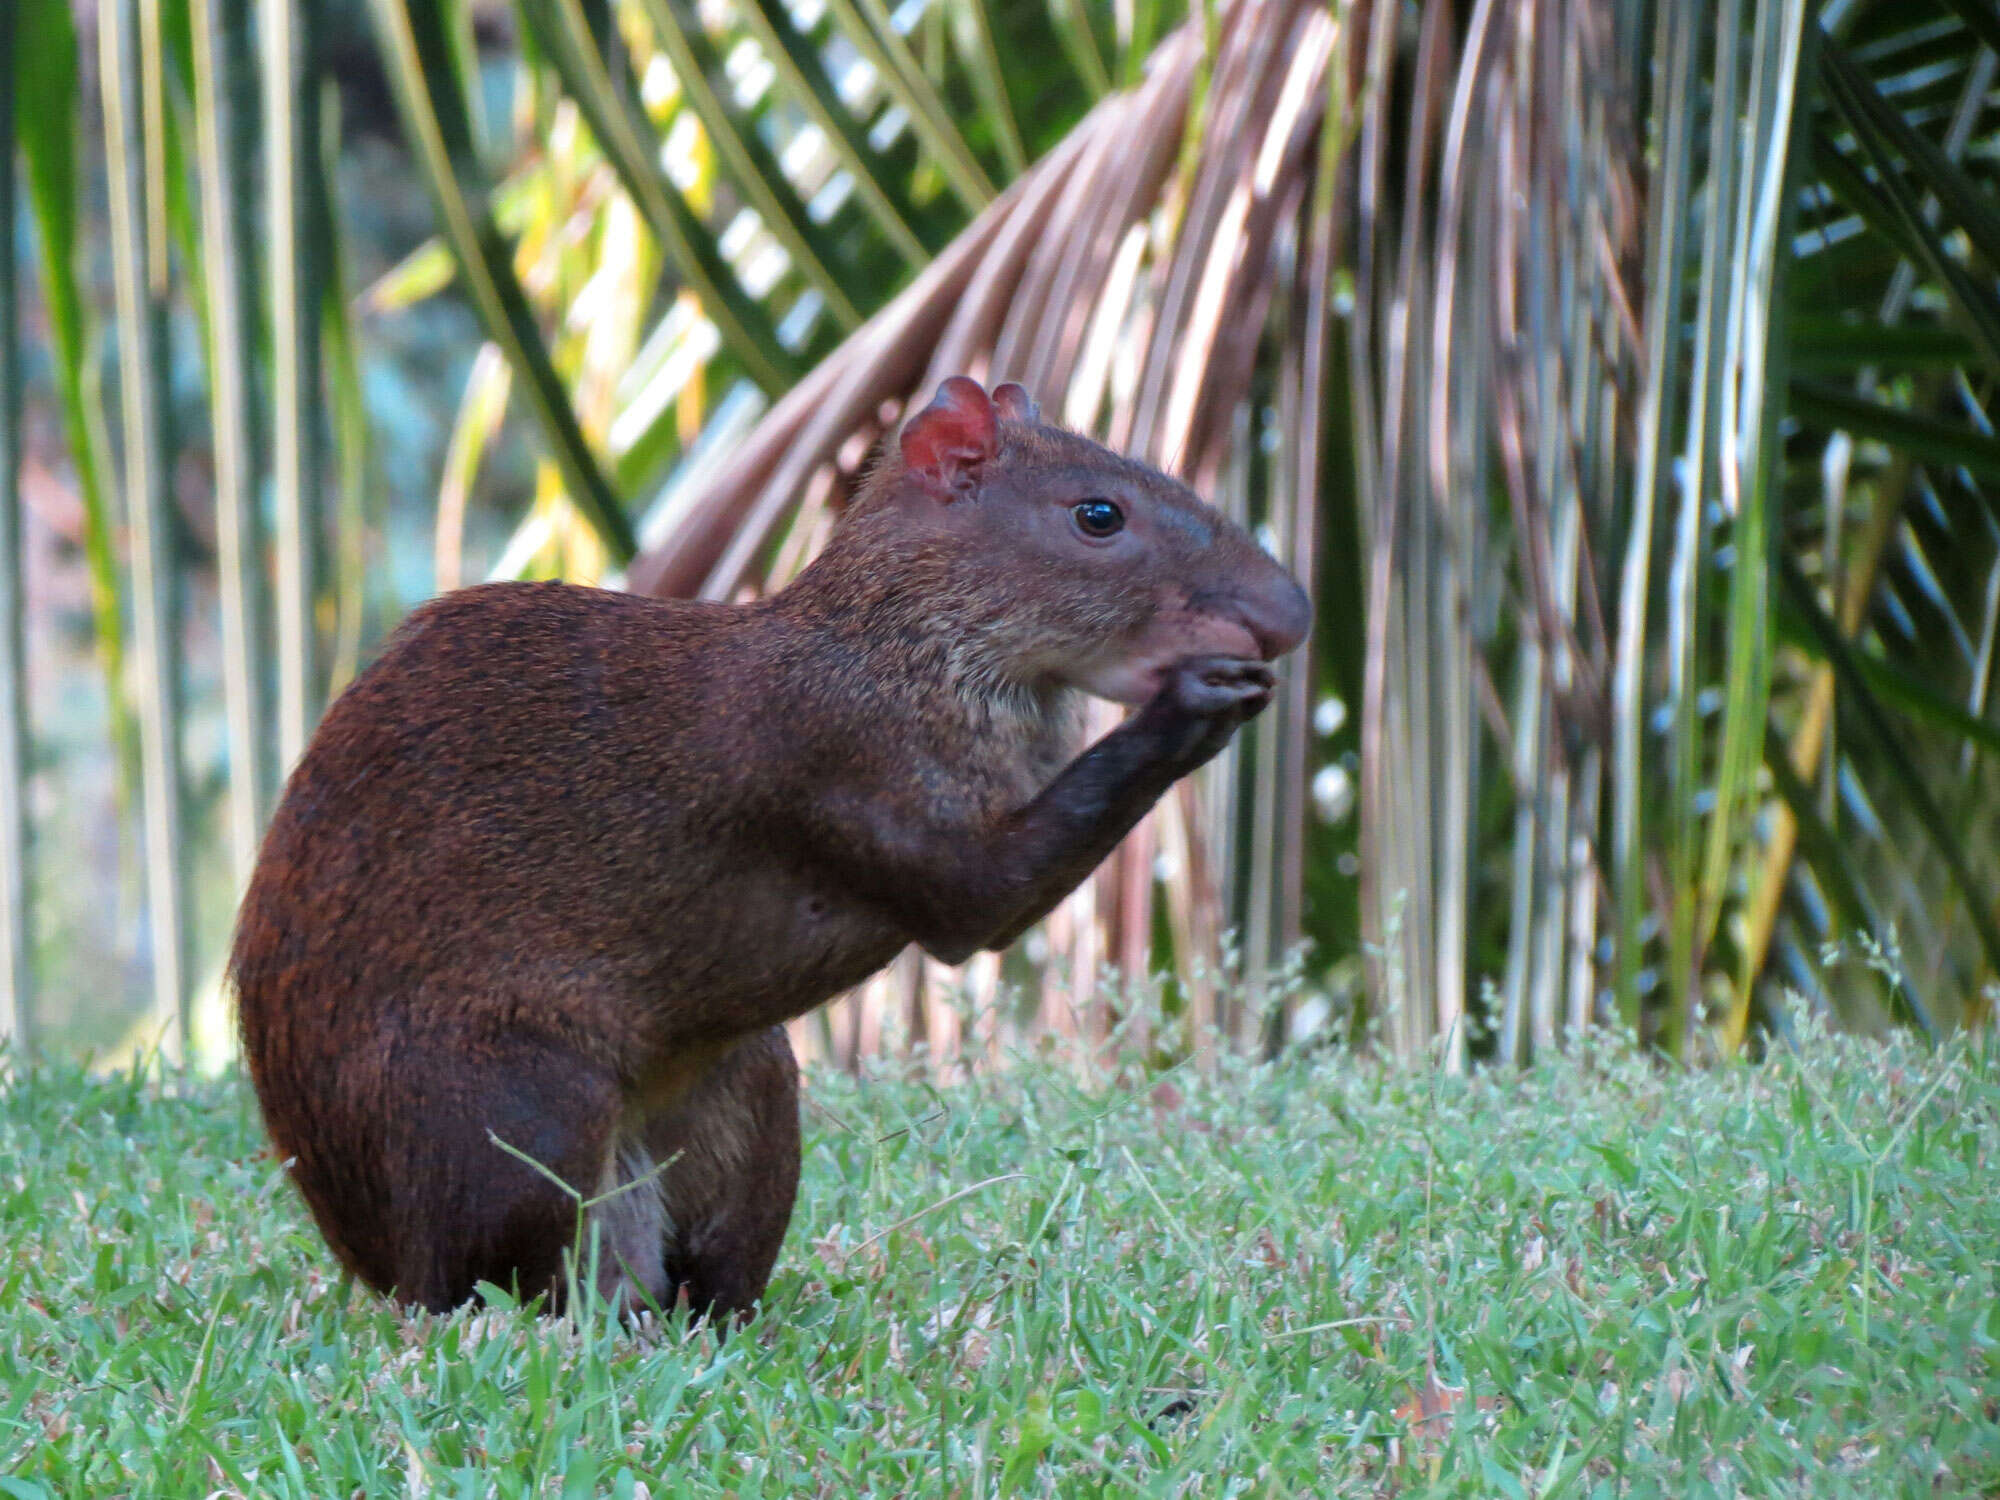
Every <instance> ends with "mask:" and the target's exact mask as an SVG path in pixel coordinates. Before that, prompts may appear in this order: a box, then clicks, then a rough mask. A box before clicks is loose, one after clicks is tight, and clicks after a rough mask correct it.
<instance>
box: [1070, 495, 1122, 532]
mask: <svg viewBox="0 0 2000 1500" xmlns="http://www.w3.org/2000/svg"><path fill="white" fill-rule="evenodd" d="M1069 513H1070V514H1071V515H1073V516H1075V517H1076V524H1077V525H1078V527H1080V528H1081V529H1082V531H1083V534H1084V535H1085V536H1096V537H1105V536H1116V535H1117V534H1118V533H1119V532H1120V531H1123V530H1124V529H1125V512H1124V511H1122V510H1120V509H1119V508H1118V507H1117V506H1116V505H1114V504H1112V503H1111V502H1110V501H1109V500H1079V501H1077V503H1076V504H1074V505H1072V506H1071V507H1070V510H1069Z"/></svg>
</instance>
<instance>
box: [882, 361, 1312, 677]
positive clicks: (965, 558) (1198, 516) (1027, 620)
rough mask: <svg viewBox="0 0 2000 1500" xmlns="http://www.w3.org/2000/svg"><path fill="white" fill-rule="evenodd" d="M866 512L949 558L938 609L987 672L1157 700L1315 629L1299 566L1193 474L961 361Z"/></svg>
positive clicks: (905, 438)
mask: <svg viewBox="0 0 2000 1500" xmlns="http://www.w3.org/2000/svg"><path fill="white" fill-rule="evenodd" d="M899 450H900V451H899V454H898V455H897V457H896V458H895V459H892V460H891V466H890V468H889V469H888V470H887V471H885V472H884V473H882V474H880V475H878V476H877V480H876V482H875V483H873V484H871V485H870V487H869V494H868V497H867V500H866V503H865V506H864V507H860V508H859V509H865V511H866V512H867V514H866V517H865V519H864V518H863V517H862V516H861V515H856V516H854V517H851V518H850V519H851V520H854V521H859V522H860V523H861V525H860V529H862V530H864V531H871V532H874V533H875V535H876V536H877V537H878V538H879V539H880V540H881V541H883V542H885V543H887V542H890V541H891V540H892V539H893V540H894V541H895V542H898V543H901V544H902V545H904V546H912V545H913V546H915V547H916V548H918V549H919V550H920V551H921V552H922V553H923V554H925V555H927V556H929V557H931V558H933V559H936V560H940V561H942V562H943V564H944V566H943V567H942V569H941V570H940V572H939V573H938V574H936V575H934V581H933V584H932V587H935V588H938V589H940V590H941V591H942V593H943V594H944V595H945V596H946V597H944V598H941V599H936V600H933V601H932V603H933V604H934V605H935V606H937V611H936V616H935V617H937V618H939V619H940V623H941V624H942V623H945V622H948V625H947V628H949V629H950V630H951V631H952V632H954V634H955V635H956V636H957V637H958V641H957V646H958V649H959V650H960V651H961V652H962V653H963V654H964V656H965V658H966V659H967V660H968V662H969V663H971V664H973V665H974V666H975V670H976V675H978V676H982V677H994V676H997V677H1000V678H1002V679H1006V680H1009V681H1011V682H1012V683H1014V684H1019V685H1030V684H1035V683H1042V684H1050V683H1053V684H1059V685H1062V686H1067V687H1074V688H1081V689H1083V690H1084V691H1086V692H1089V693H1094V694H1096V695H1097V696H1099V697H1101V698H1109V699H1111V700H1113V701H1115V702H1118V703H1125V704H1132V705H1137V704H1141V703H1144V702H1145V701H1146V700H1147V699H1148V698H1150V697H1151V696H1152V695H1153V694H1154V692H1155V691H1157V690H1158V688H1159V687H1160V686H1161V684H1162V682H1163V680H1164V677H1165V674H1166V672H1167V671H1168V669H1170V668H1171V667H1173V666H1174V665H1176V664H1177V663H1180V662H1183V661H1186V660H1188V659H1189V658H1191V657H1197V656H1228V657H1240V658H1244V659H1247V660H1251V661H1272V660H1275V659H1276V658H1278V657H1280V656H1283V655H1284V654H1285V653H1286V652H1288V651H1290V650H1292V649H1293V648H1294V647H1296V646H1297V645H1298V644H1299V642H1300V641H1302V640H1303V639H1305V635H1306V630H1307V627H1308V626H1309V625H1310V624H1311V621H1312V607H1311V605H1310V603H1309V602H1308V601H1307V599H1306V595H1305V591H1304V590H1303V589H1301V588H1300V587H1299V585H1298V584H1297V582H1296V581H1294V579H1293V578H1292V576H1291V575H1290V574H1289V573H1287V572H1286V571H1285V570H1284V569H1283V568H1281V567H1280V566H1279V565H1278V564H1277V563H1275V562H1273V561H1272V560H1271V558H1270V557H1269V556H1267V555H1266V554H1265V552H1264V551H1263V549H1262V548H1260V547H1258V545H1257V544H1256V543H1255V542H1253V541H1252V540H1251V539H1250V538H1249V537H1248V536H1247V535H1245V534H1244V532H1243V530H1242V528H1241V527H1238V526H1236V525H1234V524H1233V523H1232V522H1230V521H1228V520H1226V519H1224V518H1223V517H1222V516H1221V515H1219V514H1217V513H1216V511H1215V510H1213V509H1212V508H1211V507H1209V506H1208V505H1206V504H1204V503H1203V502H1202V501H1201V499H1200V498H1199V497H1198V496H1197V495H1196V494H1195V493H1194V492H1193V491H1192V490H1190V489H1189V488H1188V487H1187V486H1186V485H1184V484H1182V483H1180V482H1179V481H1178V480H1175V479H1171V478H1169V477H1167V476H1166V475H1164V474H1161V473H1158V472H1157V471H1155V470H1153V469H1150V468H1147V467H1146V466H1145V465H1144V464H1141V463H1137V462H1134V461H1133V460H1131V459H1129V458H1123V457H1120V456H1119V455H1118V454H1115V453H1113V452H1111V451H1110V450H1109V449H1107V448H1104V447H1101V446H1100V445H1098V444H1096V443H1093V442H1091V441H1090V440H1089V439H1088V438H1083V437H1079V436H1077V435H1076V434H1075V433H1071V432H1065V431H1062V430H1061V429H1060V428H1055V427H1048V426H1044V425H1043V424H1042V422H1041V419H1040V414H1039V413H1038V412H1037V410H1036V407H1035V403H1034V401H1033V400H1032V399H1031V398H1030V397H1029V395H1028V393H1027V392H1026V391H1024V390H1023V389H1022V388H1021V387H1020V386H1018V385H1013V384H1007V385H1001V386H998V387H996V388H995V389H994V391H993V392H992V394H991V395H988V394H987V392H986V391H985V390H984V389H982V388H981V387H980V385H979V384H978V382H976V381H974V380H970V379H968V378H966V377H965V376H962V375H955V376H953V377H952V378H951V379H949V380H947V381H945V382H944V384H943V385H942V386H940V387H939V388H938V393H937V397H936V399H935V400H933V401H932V402H931V404H930V405H929V406H927V407H925V408H924V409H923V410H922V411H920V412H918V413H917V414H916V415H915V416H914V417H912V418H911V419H910V421H909V422H908V423H907V424H906V425H905V426H904V428H903V432H902V438H901V442H900V444H899Z"/></svg>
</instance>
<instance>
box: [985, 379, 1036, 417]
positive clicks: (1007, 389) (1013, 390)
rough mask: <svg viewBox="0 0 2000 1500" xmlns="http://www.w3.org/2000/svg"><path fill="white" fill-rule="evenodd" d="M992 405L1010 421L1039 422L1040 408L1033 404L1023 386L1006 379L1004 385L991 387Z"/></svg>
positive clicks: (1032, 398) (1033, 400)
mask: <svg viewBox="0 0 2000 1500" xmlns="http://www.w3.org/2000/svg"><path fill="white" fill-rule="evenodd" d="M993 405H994V408H995V409H996V410H997V411H999V413H1000V415H1001V416H1003V417H1005V418H1006V419H1007V420H1008V421H1010V422H1039V421H1041V420H1042V409H1041V408H1040V407H1039V406H1037V405H1035V398H1034V397H1033V396H1030V395H1029V394H1028V392H1027V388H1026V387H1025V386H1020V385H1016V384H1015V383H1014V382H1013V381H1011V380H1010V381H1008V382H1007V383H1006V384H1005V385H996V386H994V387H993Z"/></svg>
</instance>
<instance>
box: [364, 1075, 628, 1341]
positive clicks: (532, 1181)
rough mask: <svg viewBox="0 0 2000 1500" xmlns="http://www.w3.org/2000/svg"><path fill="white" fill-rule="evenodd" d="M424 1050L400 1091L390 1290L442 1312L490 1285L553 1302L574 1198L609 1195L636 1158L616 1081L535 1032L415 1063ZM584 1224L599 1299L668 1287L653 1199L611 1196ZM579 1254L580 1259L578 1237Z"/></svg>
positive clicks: (560, 1284) (573, 1230)
mask: <svg viewBox="0 0 2000 1500" xmlns="http://www.w3.org/2000/svg"><path fill="white" fill-rule="evenodd" d="M429 1050H431V1049H424V1048H422V1047H420V1046H419V1047H412V1048H410V1049H408V1051H407V1052H406V1054H405V1061H406V1062H407V1063H408V1064H409V1065H410V1066H409V1067H408V1069H406V1071H405V1074H404V1076H405V1079H406V1081H407V1082H408V1083H409V1085H410V1088H409V1095H410V1096H411V1097H409V1098H408V1099H407V1100H406V1109H407V1111H408V1112H407V1113H406V1114H405V1115H404V1118H403V1120H402V1121H401V1124H402V1126H403V1131H402V1132H400V1133H403V1134H404V1136H405V1139H404V1141H403V1143H402V1144H403V1151H402V1152H401V1153H399V1154H400V1156H401V1159H402V1160H403V1162H404V1163H405V1168H404V1170H403V1172H402V1174H401V1177H400V1180H399V1182H398V1184H397V1193H396V1197H397V1214H396V1219H397V1226H396V1228H397V1234H396V1238H397V1240H398V1242H399V1244H398V1254H397V1256H396V1260H397V1266H396V1270H395V1275H394V1280H395V1287H396V1292H397V1295H398V1296H399V1297H400V1298H401V1299H402V1300H404V1301H408V1302H414V1303H418V1304H420V1305H422V1306H425V1307H428V1308H430V1309H432V1310H433V1311H439V1312H442V1311H445V1310H447V1309H450V1308H453V1307H457V1306H459V1305H460V1304H462V1303H465V1302H468V1301H470V1300H471V1299H472V1297H473V1295H474V1292H475V1291H476V1289H477V1286H478V1284H479V1283H480V1282H482V1281H489V1282H492V1283H493V1284H494V1285H496V1286H500V1287H505V1288H508V1289H510V1290H517V1291H518V1294H519V1295H520V1296H521V1297H523V1298H531V1297H535V1296H539V1295H540V1294H542V1293H544V1292H546V1293H548V1294H549V1296H550V1304H549V1305H550V1306H551V1307H555V1306H559V1305H560V1303H561V1300H562V1296H563V1292H564V1288H565V1285H566V1283H567V1279H568V1278H567V1274H566V1268H565V1264H564V1258H565V1256H566V1255H567V1254H568V1253H569V1252H570V1251H571V1250H572V1248H574V1247H576V1245H577V1228H578V1217H579V1214H578V1209H579V1199H580V1198H581V1199H585V1200H587V1199H590V1198H594V1197H597V1196H598V1195H600V1194H602V1193H604V1192H606V1191H608V1190H609V1189H611V1188H613V1187H615V1186H616V1185H617V1184H618V1182H620V1181H623V1180H627V1177H628V1175H629V1174H632V1169H633V1168H634V1167H636V1166H638V1165H639V1164H638V1163H636V1162H632V1161H630V1160H629V1158H630V1156H631V1153H630V1152H629V1151H628V1152H624V1153H621V1152H620V1150H619V1141H618V1132H617V1124H618V1118H619V1109H620V1104H621V1099H620V1094H619V1089H618V1086H617V1084H616V1082H615V1081H614V1080H613V1079H612V1078H611V1077H610V1076H609V1075H608V1074H607V1073H605V1072H604V1071H602V1070H601V1069H599V1068H597V1067H595V1066H593V1064H591V1063H590V1062H588V1061H586V1060H584V1059H582V1058H579V1057H577V1056H576V1055H575V1054H574V1053H572V1052H571V1051H569V1050H568V1049H566V1048H564V1047H562V1046H560V1045H556V1044H552V1043H547V1042H543V1041H540V1040H538V1039H533V1038H510V1039H507V1040H504V1041H499V1042H493V1041H486V1042H484V1043H482V1044H479V1045H458V1046H452V1047H446V1048H440V1049H436V1056H435V1057H428V1058H427V1057H425V1056H424V1053H425V1052H426V1051H429ZM496 1139H497V1140H498V1141H504V1142H506V1144H507V1146H509V1147H512V1148H513V1151H508V1150H506V1149H503V1148H502V1147H501V1146H499V1145H496V1144H495V1141H496ZM514 1152H519V1153H520V1156H517V1155H515V1154H514ZM521 1156H526V1157H528V1158H530V1159H531V1160H533V1161H534V1162H536V1163H539V1164H540V1166H541V1167H542V1168H544V1169H546V1170H545V1171H538V1170H537V1169H536V1168H535V1167H533V1166H530V1165H529V1164H528V1162H526V1161H523V1160H521ZM551 1173H552V1174H554V1176H555V1177H557V1178H560V1179H561V1182H562V1184H567V1185H568V1186H569V1187H570V1188H572V1189H574V1192H570V1191H565V1189H564V1187H563V1186H562V1185H560V1184H558V1183H557V1182H555V1181H551V1180H550V1176H549V1174H551ZM592 1220H595V1221H596V1223H597V1226H598V1234H597V1239H598V1263H597V1264H598V1285H599V1286H600V1288H601V1289H602V1290H603V1291H604V1292H605V1293H606V1294H607V1295H610V1296H616V1295H618V1294H619V1292H620V1290H621V1283H622V1282H624V1281H626V1280H633V1279H636V1280H638V1281H640V1282H641V1283H642V1284H645V1285H646V1286H647V1290H648V1291H649V1292H650V1293H652V1294H653V1295H655V1296H658V1295H660V1294H661V1293H663V1292H665V1291H666V1281H665V1277H664V1275H663V1274H662V1272H661V1270H660V1264H659V1226H660V1224H661V1222H662V1221H661V1217H660V1211H659V1200H658V1198H657V1195H653V1194H649V1193H648V1191H647V1190H646V1189H645V1188H644V1187H641V1188H639V1189H636V1190H634V1191H633V1192H630V1193H623V1194H619V1195H618V1196H617V1197H615V1198H612V1199H610V1200H608V1201H606V1202H605V1203H603V1204H601V1205H599V1206H598V1207H596V1208H593V1209H591V1210H589V1211H588V1213H587V1214H586V1215H585V1220H584V1221H585V1224H586V1225H588V1224H589V1223H590V1222H591V1221H592ZM583 1248H584V1252H585V1254H586V1255H587V1254H588V1250H589V1244H588V1239H587V1238H586V1241H585V1244H584V1247H583ZM628 1268H629V1269H628ZM588 1269H589V1267H588V1264H587V1263H586V1264H584V1265H583V1266H581V1267H580V1268H579V1274H587V1273H588Z"/></svg>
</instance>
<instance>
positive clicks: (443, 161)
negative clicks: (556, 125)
mask: <svg viewBox="0 0 2000 1500" xmlns="http://www.w3.org/2000/svg"><path fill="white" fill-rule="evenodd" d="M370 10H371V11H372V13H373V15H374V17H375V26H376V32H377V35H378V37H379V39H380V42H381V46H382V52H383V57H384V62H385V65H386V66H387V68H388V71H389V76H390V81H391V83H392V85H393V87H394V91H395V94H396V101H397V105H398V107H399V109H400V111H401V114H402V118H403V125H404V129H405V130H407V131H408V132H409V137H410V141H411V143H412V145H413V146H414V147H415V149H416V153H417V156H418V159H419V160H420V161H421V162H422V163H423V169H424V176H425V180H426V181H427V182H428V183H429V185H430V189H431V194H432V197H433V198H434V199H435V201H436V203H437V207H438V216H439V217H440V218H441V219H442V220H443V221H444V229H445V236H446V238H447V239H449V240H450V241H451V246H452V249H453V251H454V252H455V253H456V254H457V256H458V262H459V268H460V270H461V271H462V272H463V273H464V275H465V278H466V285H467V288H468V290H469V291H470V292H471V294H472V301H473V306H474V307H475V308H476V309H477V310H478V313H479V318H480V322H481V323H482V324H483V325H484V326H485V329H486V335H487V337H488V338H490V339H492V340H493V342H494V343H496V344H498V345H499V346H500V348H501V349H502V350H503V351H504V352H505V353H506V355H507V360H508V363H509V364H511V365H513V367H514V373H515V376H516V377H517V383H518V385H519V387H520V389H521V392H522V394H523V395H524V396H525V397H526V398H527V402H528V407H529V410H530V411H531V412H533V414H534V417H535V421H536V425H537V426H538V427H539V428H540V429H541V432H542V436H543V439H544V440H545V441H546V442H547V444H548V447H549V455H550V458H551V459H552V460H553V462H554V463H555V465H556V468H557V470H558V472H559V473H560V474H561V475H562V480H563V486H564V488H565V490H567V492H568V495H569V499H570V502H571V503H572V504H573V505H575V506H576V508H577V510H578V512H579V513H581V514H582V515H583V517H584V518H585V519H586V520H587V521H588V522H589V523H590V525H591V526H592V527H593V528H594V529H595V530H596V532H597V534H598V536H599V537H600V538H601V539H602V541H603V543H604V546H605V548H606V549H607V550H608V551H609V552H610V553H611V555H612V556H613V557H614V558H615V559H616V560H617V561H618V562H620V563H625V562H629V561H631V559H632V556H633V554H634V552H635V551H636V550H637V543H636V541H635V539H634V537H633V533H632V523H631V521H630V520H629V519H628V518H627V516H626V514H625V511H624V508H623V507H622V506H621V505H620V503H619V501H618V497H617V496H616V495H615V494H613V493H612V490H611V486H610V484H609V483H608V482H607V481H606V479H605V477H604V474H603V471H602V470H601V468H600V467H599V465H598V462H597V459H596V456H595V455H594V454H592V452H591V451H590V446H589V444H588V443H587V442H586V441H585V439H584V436H583V429H582V427H581V426H579V425H578V423H577V419H576V413H575V411H574V410H573V409H572V408H571V406H570V404H569V396H568V393H567V392H566V391H565V390H564V388H563V383H562V378H561V377H560V376H559V375H557V373H556V370H555V366H554V365H553V364H552V363H551V361H550V359H549V352H548V348H547V345H546V344H544V342H543V340H542V336H541V333H540V330H539V329H538V328H537V327H536V325H535V319H534V314H533V312H532V311H531V310H530V309H529V307H528V300H527V297H526V296H525V295H524V294H523V292H522V290H521V284H520V282H519V280H518V279H517V278H516V277H515V275H514V267H513V261H512V258H511V256H510V254H509V250H508V246H507V243H506V241H505V240H504V239H503V238H502V237H501V234H500V231H499V228H498V227H497V226H496V225H495V224H494V222H493V215H492V212H491V209H490V207H489V204H488V201H487V192H486V187H485V183H484V179H483V174H482V173H481V172H480V170H479V164H478V158H477V154H476V153H475V151H474V149H473V141H472V135H471V127H470V124H469V122H468V121H467V118H466V113H465V106H464V102H463V100H462V98H461V97H460V92H459V87H458V80H457V78H456V76H455V75H454V74H453V72H452V69H451V60H450V53H449V44H448V41H447V39H446V37H445V36H444V33H443V29H442V23H441V20H440V18H439V16H438V14H437V10H436V8H435V7H434V6H429V5H423V4H418V5H415V6H413V5H412V4H411V3H410V0H370Z"/></svg>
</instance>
